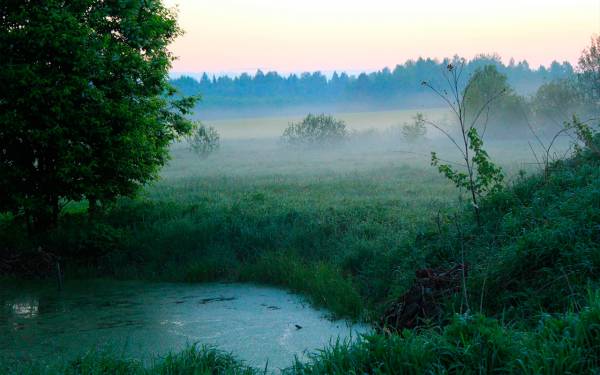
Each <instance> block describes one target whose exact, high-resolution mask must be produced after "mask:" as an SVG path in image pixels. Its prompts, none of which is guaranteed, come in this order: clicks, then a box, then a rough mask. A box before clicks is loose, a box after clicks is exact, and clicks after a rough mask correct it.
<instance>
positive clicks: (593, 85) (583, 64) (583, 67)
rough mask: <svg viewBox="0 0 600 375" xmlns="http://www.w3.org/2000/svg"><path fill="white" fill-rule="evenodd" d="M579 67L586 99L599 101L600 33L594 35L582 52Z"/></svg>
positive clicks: (580, 81) (580, 80) (594, 101)
mask: <svg viewBox="0 0 600 375" xmlns="http://www.w3.org/2000/svg"><path fill="white" fill-rule="evenodd" d="M577 68H578V70H579V83H580V85H581V87H582V88H583V92H584V94H585V95H586V99H587V100H588V101H590V102H593V103H597V102H598V101H599V100H600V35H598V36H595V37H592V41H591V44H590V46H589V47H588V48H586V49H584V50H583V51H582V52H581V56H580V57H579V64H578V66H577Z"/></svg>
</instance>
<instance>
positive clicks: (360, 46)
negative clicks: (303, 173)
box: [164, 0, 600, 74]
mask: <svg viewBox="0 0 600 375" xmlns="http://www.w3.org/2000/svg"><path fill="white" fill-rule="evenodd" d="M164 3H165V5H166V6H167V7H170V8H172V7H177V9H178V19H179V24H180V27H181V28H182V29H183V30H184V31H185V34H184V35H183V36H181V37H179V38H178V39H177V40H176V41H175V42H174V43H173V45H172V46H171V50H172V52H173V53H174V54H175V55H176V56H177V57H178V59H177V60H176V61H174V63H173V67H172V70H171V72H172V74H182V73H195V72H196V73H198V72H210V73H220V74H239V73H242V72H255V71H256V70H258V69H261V70H263V71H278V72H281V73H292V72H301V71H323V72H332V71H349V72H359V71H375V70H380V69H382V68H384V67H389V68H393V67H394V66H395V65H397V64H402V63H404V62H405V61H407V60H409V59H413V60H416V59H418V58H419V57H423V58H434V59H440V60H441V59H443V58H445V57H452V56H454V55H459V56H461V57H465V58H468V59H470V58H473V57H474V56H476V55H477V54H481V53H485V54H494V53H495V54H498V55H499V56H500V57H501V58H502V61H503V62H504V63H508V61H509V60H510V59H511V58H513V59H515V61H522V60H527V61H528V62H529V64H530V66H531V67H532V68H537V67H539V66H540V65H544V66H548V65H549V64H550V63H551V62H552V61H554V60H556V61H559V62H563V61H568V62H570V63H571V64H573V66H576V64H577V59H578V57H579V55H580V53H581V51H582V50H583V49H584V48H585V47H586V46H587V45H588V44H589V42H590V38H591V37H592V35H594V34H598V33H599V32H600V2H599V1H597V0H573V1H556V0H546V1H539V0H531V1H528V2H527V3H526V4H519V1H516V0H506V1H502V2H494V3H492V2H487V3H486V2H480V1H467V0H458V1H455V2H453V3H452V2H445V1H435V0H422V1H419V2H418V3H412V2H411V3H407V4H401V3H400V2H395V1H391V0H372V1H370V2H369V3H365V2H361V1H341V0H330V1H327V2H325V1H320V2H319V1H316V0H305V1H303V2H302V3H299V2H295V1H283V0H279V1H277V0H259V1H254V2H252V3H250V2H248V1H243V0H220V1H218V2H213V1H194V0H165V2H164Z"/></svg>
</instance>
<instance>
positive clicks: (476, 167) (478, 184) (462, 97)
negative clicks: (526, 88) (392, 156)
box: [422, 60, 505, 225]
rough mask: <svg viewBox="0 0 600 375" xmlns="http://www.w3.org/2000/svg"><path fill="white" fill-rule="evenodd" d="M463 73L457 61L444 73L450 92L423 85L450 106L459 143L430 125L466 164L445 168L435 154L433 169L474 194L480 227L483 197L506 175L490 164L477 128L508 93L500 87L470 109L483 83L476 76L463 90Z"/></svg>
mask: <svg viewBox="0 0 600 375" xmlns="http://www.w3.org/2000/svg"><path fill="white" fill-rule="evenodd" d="M463 73H464V61H462V60H458V61H455V62H453V63H450V64H448V65H447V67H446V70H445V71H444V78H445V81H446V82H447V83H448V90H442V91H440V90H439V89H438V88H436V87H435V86H433V85H432V84H431V83H429V82H427V81H423V82H422V84H423V86H426V87H428V88H429V89H431V90H432V91H433V92H434V93H435V94H437V95H438V96H439V97H440V98H442V99H443V100H444V101H445V102H446V104H448V106H449V107H450V110H451V111H452V113H453V114H454V115H455V117H456V120H457V122H458V126H459V129H458V130H459V133H458V134H459V137H460V138H459V139H456V138H455V136H453V135H452V134H450V132H448V131H446V130H444V129H443V128H442V127H440V126H439V125H437V124H436V123H433V122H428V123H429V124H431V125H432V126H434V127H435V128H436V129H438V130H440V131H441V132H442V133H443V134H444V135H445V136H446V137H447V138H448V139H449V140H450V141H451V142H452V144H453V145H454V146H456V148H457V149H458V151H459V152H460V154H461V156H462V161H464V164H458V166H460V167H462V168H461V169H457V168H456V167H454V166H452V165H450V164H442V163H441V162H442V160H441V159H440V158H439V157H438V156H437V154H436V153H435V152H432V153H431V165H432V166H435V167H437V168H438V171H439V172H440V173H442V174H443V175H444V176H446V177H447V178H448V179H449V180H450V181H452V182H453V183H454V184H455V185H456V186H457V187H458V188H464V189H466V190H467V191H468V192H469V193H470V194H471V204H472V205H473V210H474V212H475V217H476V219H477V224H478V225H480V224H481V217H480V213H479V201H480V199H481V196H482V195H483V194H486V193H488V192H491V191H496V190H498V189H500V188H501V186H502V181H503V179H504V174H503V173H502V169H501V168H500V167H498V166H496V165H495V164H494V163H493V162H492V161H491V160H490V158H489V155H488V153H487V152H486V151H485V149H484V148H483V140H482V137H481V135H480V134H479V132H478V131H477V128H476V124H477V122H478V120H479V119H480V118H481V116H482V114H483V113H485V112H486V111H487V110H488V108H489V105H490V103H492V102H493V101H494V100H497V99H498V98H500V97H501V96H502V95H504V93H505V89H504V88H503V87H502V86H499V87H497V88H496V89H497V90H498V91H496V92H493V93H492V94H491V95H489V96H486V97H485V100H482V101H481V103H480V105H479V106H478V107H474V108H469V105H468V100H469V98H472V93H471V89H472V88H473V87H477V86H478V85H480V83H479V82H477V80H479V79H481V75H477V74H475V75H473V76H472V77H471V79H469V81H468V82H467V84H466V85H464V86H463V83H462V80H461V77H462V75H463Z"/></svg>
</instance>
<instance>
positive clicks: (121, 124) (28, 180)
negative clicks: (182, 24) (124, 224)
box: [0, 0, 196, 231]
mask: <svg viewBox="0 0 600 375" xmlns="http://www.w3.org/2000/svg"><path fill="white" fill-rule="evenodd" d="M179 34H180V29H179V28H178V26H177V23H176V19H175V14H174V13H173V12H172V11H170V10H169V9H166V8H165V7H164V6H163V5H162V3H161V1H159V0H146V1H118V2H116V1H100V0H77V1H68V2H65V1H62V0H47V1H44V2H39V3H38V2H33V1H16V0H11V1H3V2H1V3H0V56H2V58H1V59H0V87H2V90H1V91H0V145H1V146H0V148H1V149H0V197H1V198H0V211H11V212H13V213H14V214H15V215H17V216H20V217H22V218H24V219H25V220H26V223H27V225H28V228H29V229H30V230H33V231H40V230H44V229H47V228H49V227H51V226H53V225H54V224H55V223H56V222H57V219H58V215H59V213H60V211H61V208H62V205H63V204H64V202H67V201H71V200H75V201H78V200H82V199H87V200H89V201H90V208H91V209H92V210H93V209H94V208H95V207H97V205H98V202H106V201H110V200H113V199H115V198H116V197H117V196H119V195H132V194H134V193H135V191H136V190H137V189H138V188H139V187H140V186H141V185H143V184H144V183H146V182H147V181H149V180H151V179H152V178H154V177H155V176H156V175H157V172H158V170H159V168H160V167H161V166H162V165H163V164H164V163H165V162H166V160H167V159H168V145H169V144H170V143H171V142H172V141H173V140H174V139H176V138H178V137H179V136H181V135H183V134H186V133H187V132H189V131H190V130H191V128H192V124H191V122H190V121H188V120H187V119H186V118H185V115H186V114H188V113H189V111H190V110H191V108H192V106H193V105H194V103H195V100H196V98H194V97H188V98H179V99H173V98H174V94H175V90H174V89H171V88H170V87H169V86H168V81H167V73H168V69H169V67H170V64H171V61H172V60H173V56H172V55H171V53H170V52H169V51H168V50H167V45H168V44H169V43H170V42H171V41H172V40H173V39H174V38H175V37H176V36H178V35H179Z"/></svg>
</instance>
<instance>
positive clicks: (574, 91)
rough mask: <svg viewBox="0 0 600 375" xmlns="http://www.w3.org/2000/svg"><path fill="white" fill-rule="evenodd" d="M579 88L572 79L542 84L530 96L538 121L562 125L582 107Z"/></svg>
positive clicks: (582, 100)
mask: <svg viewBox="0 0 600 375" xmlns="http://www.w3.org/2000/svg"><path fill="white" fill-rule="evenodd" d="M581 94H582V93H581V90H579V88H578V87H577V85H576V84H575V82H573V80H556V81H551V82H548V83H545V84H543V85H542V86H540V88H539V89H538V90H537V92H536V94H535V96H534V97H533V98H532V101H531V107H532V109H533V112H534V113H535V117H536V119H537V120H538V121H539V122H540V123H548V122H554V123H556V125H559V126H562V123H563V122H564V121H567V120H569V119H570V118H571V116H572V115H573V114H575V113H579V112H580V111H581V110H582V109H583V102H584V99H583V98H582V95H581Z"/></svg>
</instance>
